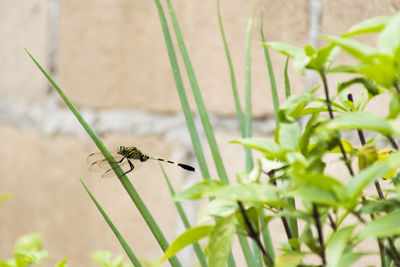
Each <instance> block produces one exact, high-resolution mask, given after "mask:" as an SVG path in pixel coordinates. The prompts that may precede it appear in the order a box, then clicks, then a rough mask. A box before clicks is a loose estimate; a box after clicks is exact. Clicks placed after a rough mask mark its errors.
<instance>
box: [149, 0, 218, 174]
mask: <svg viewBox="0 0 400 267" xmlns="http://www.w3.org/2000/svg"><path fill="white" fill-rule="evenodd" d="M154 2H155V3H156V6H157V10H158V15H159V18H160V22H161V27H162V31H163V34H164V39H165V43H166V46H167V51H168V56H169V61H170V64H171V68H172V73H173V75H174V79H175V85H176V89H177V90H178V95H179V99H180V102H181V106H182V110H183V113H184V115H185V119H186V124H187V126H188V129H189V133H190V138H191V140H192V144H193V149H194V152H195V155H196V157H197V160H198V162H199V167H200V171H201V174H202V175H203V178H204V179H209V178H210V172H209V170H208V167H207V163H206V160H205V157H204V153H203V149H202V147H201V142H200V137H199V134H198V132H197V129H196V125H195V124H194V120H193V116H192V112H191V110H190V107H189V102H188V99H187V96H186V92H185V88H184V86H183V81H182V76H181V73H180V71H179V66H178V61H177V59H176V55H175V50H174V47H173V44H172V39H171V34H170V31H169V29H168V24H167V20H166V18H165V13H164V10H163V8H162V6H161V3H160V1H159V0H154Z"/></svg>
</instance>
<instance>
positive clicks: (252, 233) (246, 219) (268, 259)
mask: <svg viewBox="0 0 400 267" xmlns="http://www.w3.org/2000/svg"><path fill="white" fill-rule="evenodd" d="M237 204H238V206H239V210H240V213H241V214H242V216H243V219H244V222H245V223H246V226H247V228H248V234H249V236H250V238H251V239H253V240H254V242H256V244H257V246H258V247H259V249H260V250H261V252H262V254H263V259H264V263H265V264H266V265H267V266H271V267H272V266H273V265H274V262H273V260H272V258H271V256H270V255H269V254H268V253H267V251H266V250H265V248H264V246H263V244H262V243H261V239H260V236H259V235H258V234H257V233H256V231H255V230H254V227H253V225H252V223H251V222H250V219H249V217H247V214H246V210H245V208H244V206H243V203H242V202H241V201H238V202H237Z"/></svg>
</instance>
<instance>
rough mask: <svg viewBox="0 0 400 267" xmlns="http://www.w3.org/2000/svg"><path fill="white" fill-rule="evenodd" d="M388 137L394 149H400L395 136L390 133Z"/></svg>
mask: <svg viewBox="0 0 400 267" xmlns="http://www.w3.org/2000/svg"><path fill="white" fill-rule="evenodd" d="M387 139H389V142H390V144H391V145H392V147H393V148H394V149H396V150H399V146H398V145H397V143H396V141H395V140H394V138H393V137H392V136H391V135H388V136H387Z"/></svg>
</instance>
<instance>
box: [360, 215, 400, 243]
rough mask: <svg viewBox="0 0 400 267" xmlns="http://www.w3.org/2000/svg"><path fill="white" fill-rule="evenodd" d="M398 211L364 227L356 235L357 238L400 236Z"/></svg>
mask: <svg viewBox="0 0 400 267" xmlns="http://www.w3.org/2000/svg"><path fill="white" fill-rule="evenodd" d="M399 221H400V210H396V211H393V212H391V213H389V214H387V215H384V216H382V217H379V218H376V219H375V220H373V221H372V222H370V223H368V224H367V225H366V226H364V228H363V229H361V231H360V232H359V233H358V237H359V238H361V239H365V238H367V237H387V236H394V235H398V234H400V224H399Z"/></svg>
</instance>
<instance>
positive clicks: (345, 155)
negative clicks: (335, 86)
mask: <svg viewBox="0 0 400 267" xmlns="http://www.w3.org/2000/svg"><path fill="white" fill-rule="evenodd" d="M319 74H320V76H321V79H322V82H323V83H324V90H325V99H326V105H327V106H328V112H329V117H330V118H331V120H333V119H334V118H335V116H334V115H333V111H332V103H331V99H330V97H329V88H328V82H327V80H326V75H325V71H324V70H322V69H321V70H320V72H319ZM339 148H340V152H342V156H343V160H344V163H345V164H346V166H347V169H348V170H349V173H350V175H351V176H354V171H353V168H352V167H351V163H350V161H349V159H348V158H347V154H346V151H345V150H344V147H343V144H342V141H341V140H339Z"/></svg>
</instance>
